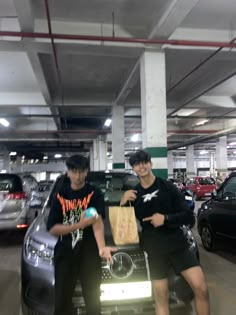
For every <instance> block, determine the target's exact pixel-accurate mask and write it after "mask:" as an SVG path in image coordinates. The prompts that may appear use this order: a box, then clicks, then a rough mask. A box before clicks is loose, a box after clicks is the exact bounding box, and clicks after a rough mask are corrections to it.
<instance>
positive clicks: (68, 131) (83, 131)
mask: <svg viewBox="0 0 236 315" xmlns="http://www.w3.org/2000/svg"><path fill="white" fill-rule="evenodd" d="M219 131H221V130H192V129H190V130H182V129H179V130H167V133H168V134H171V133H173V134H208V133H215V132H219ZM110 132H111V128H107V129H103V130H94V129H91V130H86V129H77V130H74V129H71V130H68V129H66V130H18V132H17V133H13V132H11V133H9V130H4V131H3V130H2V131H1V134H8V135H19V133H21V134H68V133H69V134H70V133H72V134H75V133H78V134H97V133H99V134H102V133H103V134H107V133H110ZM133 133H141V130H137V129H136V130H130V131H128V132H126V135H127V134H133ZM54 140H55V141H57V140H58V139H54Z"/></svg>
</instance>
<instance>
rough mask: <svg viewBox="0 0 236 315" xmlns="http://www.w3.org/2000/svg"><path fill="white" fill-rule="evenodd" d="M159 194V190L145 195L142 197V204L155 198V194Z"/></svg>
mask: <svg viewBox="0 0 236 315" xmlns="http://www.w3.org/2000/svg"><path fill="white" fill-rule="evenodd" d="M158 192H159V189H157V190H155V191H154V192H152V193H151V194H146V195H143V196H142V198H143V202H147V201H150V200H152V198H156V197H157V194H158Z"/></svg>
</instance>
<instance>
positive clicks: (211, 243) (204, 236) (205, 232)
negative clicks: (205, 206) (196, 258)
mask: <svg viewBox="0 0 236 315" xmlns="http://www.w3.org/2000/svg"><path fill="white" fill-rule="evenodd" d="M200 236H201V240H202V245H203V247H204V248H205V249H206V250H208V251H213V250H214V249H215V236H214V234H213V232H212V230H211V228H210V226H209V225H208V224H204V225H203V226H202V227H201V234H200Z"/></svg>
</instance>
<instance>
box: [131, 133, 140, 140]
mask: <svg viewBox="0 0 236 315" xmlns="http://www.w3.org/2000/svg"><path fill="white" fill-rule="evenodd" d="M138 138H139V134H138V133H136V134H135V135H133V136H132V137H131V141H133V142H136V141H138Z"/></svg>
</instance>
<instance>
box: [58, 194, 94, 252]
mask: <svg viewBox="0 0 236 315" xmlns="http://www.w3.org/2000/svg"><path fill="white" fill-rule="evenodd" d="M93 194H94V191H92V192H91V193H89V194H88V195H87V196H85V197H84V198H83V199H82V200H81V199H79V198H78V199H72V200H68V199H65V198H64V197H63V196H60V194H59V193H58V194H57V199H58V200H59V202H60V204H61V207H62V213H63V224H69V225H70V224H75V223H78V222H79V221H80V217H81V213H82V212H83V211H84V210H85V209H87V208H88V205H89V202H90V200H91V198H92V196H93ZM71 237H72V248H74V247H75V245H76V244H77V242H78V241H79V240H82V238H83V230H79V229H78V230H75V231H74V232H71Z"/></svg>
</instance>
